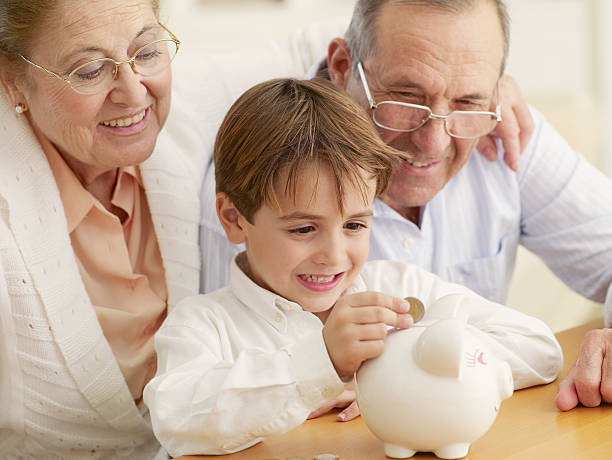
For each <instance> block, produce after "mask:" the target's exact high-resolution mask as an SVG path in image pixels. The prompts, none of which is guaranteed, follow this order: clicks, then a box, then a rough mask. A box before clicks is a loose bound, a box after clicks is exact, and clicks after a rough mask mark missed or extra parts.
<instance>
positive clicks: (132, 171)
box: [32, 125, 144, 233]
mask: <svg viewBox="0 0 612 460" xmlns="http://www.w3.org/2000/svg"><path fill="white" fill-rule="evenodd" d="M32 129H33V131H34V133H35V134H36V138H37V139H38V142H39V143H40V146H41V148H42V150H43V152H44V154H45V156H46V157H47V161H48V162H49V167H50V168H51V171H52V172H53V177H54V179H55V182H56V184H57V188H58V190H59V193H60V197H61V200H62V205H63V207H64V212H65V214H66V223H67V225H68V233H72V232H73V231H74V229H75V228H76V227H78V225H79V224H80V223H81V222H82V221H83V219H84V218H85V216H87V214H88V213H89V211H90V210H91V208H92V207H94V206H96V204H97V203H98V200H97V199H96V198H95V197H94V196H93V195H92V194H91V193H90V192H89V191H88V190H87V189H86V188H85V187H83V184H81V181H79V179H78V177H77V176H76V174H75V173H74V171H72V169H70V166H68V164H67V163H66V161H65V160H64V159H63V158H62V156H61V155H60V153H59V152H58V150H57V149H56V148H55V146H54V145H53V144H52V143H51V141H50V140H49V139H48V138H47V137H46V136H45V135H44V134H43V133H42V132H40V130H39V129H38V128H37V127H36V126H34V125H32ZM125 174H127V175H130V176H132V177H134V179H135V180H136V183H137V184H138V185H139V186H140V187H142V188H144V186H143V184H142V177H141V176H140V170H139V169H138V168H136V167H135V166H126V167H122V168H119V171H118V173H117V182H116V183H117V186H116V187H115V190H113V202H114V201H116V200H117V201H120V202H122V203H121V204H123V202H125V201H126V199H125V198H123V199H122V197H125V196H126V193H125V190H124V191H121V184H122V183H123V180H122V179H123V177H124V175H125ZM129 196H133V194H131V195H129ZM126 212H128V214H131V212H129V209H126Z"/></svg>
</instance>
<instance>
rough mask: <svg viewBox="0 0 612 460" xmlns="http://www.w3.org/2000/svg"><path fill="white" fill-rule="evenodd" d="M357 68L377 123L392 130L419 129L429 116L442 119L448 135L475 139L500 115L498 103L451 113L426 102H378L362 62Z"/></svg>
mask: <svg viewBox="0 0 612 460" xmlns="http://www.w3.org/2000/svg"><path fill="white" fill-rule="evenodd" d="M357 70H358V71H359V76H360V77H361V83H362V84H363V89H364V90H365V93H366V96H367V98H368V102H369V104H370V109H372V120H374V123H375V124H376V125H377V126H379V127H381V128H384V129H387V130H389V131H397V132H403V133H409V132H412V131H416V130H417V129H419V128H420V127H421V126H423V125H424V124H425V123H427V122H428V121H429V120H430V119H432V120H441V121H442V120H443V121H444V127H445V128H446V132H447V133H448V135H449V136H452V137H457V138H459V139H475V138H477V137H481V136H484V135H486V134H488V133H490V132H491V131H492V130H493V129H494V128H495V126H496V125H497V123H499V122H500V121H501V120H502V119H501V107H500V105H499V104H497V106H496V109H495V112H479V111H468V110H455V111H453V112H451V113H449V114H448V115H437V114H435V113H433V112H432V111H431V109H430V108H429V107H427V106H425V105H417V104H409V103H407V102H399V101H382V102H379V103H378V104H377V103H376V102H374V98H373V97H372V94H371V93H370V88H369V86H368V82H367V80H366V77H365V72H364V71H363V66H362V64H361V62H358V63H357Z"/></svg>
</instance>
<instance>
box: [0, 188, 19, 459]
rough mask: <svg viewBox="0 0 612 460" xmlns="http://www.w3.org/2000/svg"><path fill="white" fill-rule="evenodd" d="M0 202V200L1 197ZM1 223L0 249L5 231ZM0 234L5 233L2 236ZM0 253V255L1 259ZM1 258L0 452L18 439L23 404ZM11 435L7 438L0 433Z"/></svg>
mask: <svg viewBox="0 0 612 460" xmlns="http://www.w3.org/2000/svg"><path fill="white" fill-rule="evenodd" d="M0 198H1V197H0ZM3 225H4V222H3V221H2V220H0V249H1V247H2V243H3V238H4V235H5V234H6V233H8V229H6V228H5V227H3ZM3 230H7V232H6V233H5V232H4V231H3ZM1 255H2V251H0V256H1ZM3 264H4V262H3V259H2V257H0V407H1V408H2V410H0V452H5V451H6V450H7V449H8V448H9V445H10V444H11V443H12V439H13V438H18V435H17V433H21V432H23V413H22V411H21V408H22V407H23V406H22V405H21V404H20V403H19V401H22V400H23V393H22V387H23V386H22V384H21V370H20V369H19V365H18V362H17V336H16V334H15V328H14V326H13V323H12V321H13V319H12V311H11V310H12V309H11V299H10V297H9V290H8V282H7V273H6V271H5V269H4V267H3ZM4 430H6V432H7V433H13V434H12V435H11V436H8V437H6V436H5V435H3V434H2V433H3V431H4Z"/></svg>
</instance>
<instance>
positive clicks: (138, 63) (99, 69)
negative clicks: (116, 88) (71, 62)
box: [20, 23, 181, 94]
mask: <svg viewBox="0 0 612 460" xmlns="http://www.w3.org/2000/svg"><path fill="white" fill-rule="evenodd" d="M159 25H160V26H161V27H162V29H163V31H162V34H163V35H165V36H162V37H161V38H158V39H157V40H153V41H152V42H149V43H147V44H146V45H144V46H141V47H140V48H138V49H137V50H136V52H135V53H134V54H133V56H132V57H130V58H129V59H127V60H125V61H115V60H114V59H111V58H106V57H105V58H98V59H93V60H91V61H87V62H85V63H83V64H81V65H79V66H78V67H77V68H75V69H74V70H72V71H71V72H69V73H68V74H67V75H60V74H59V73H56V72H53V71H52V70H49V69H47V68H45V67H43V66H41V65H38V64H35V63H34V62H32V61H30V60H29V59H28V58H26V57H25V56H22V55H20V56H21V58H22V59H23V60H24V61H26V62H27V63H28V64H31V65H33V66H34V67H36V68H37V69H40V70H44V71H45V72H47V73H48V74H49V75H52V76H54V77H55V78H58V79H60V80H62V81H64V82H65V83H67V84H68V85H70V87H71V88H72V89H73V90H74V91H76V92H77V93H79V94H97V93H101V92H102V91H106V90H108V89H109V88H110V87H111V86H112V83H113V80H115V79H116V78H117V74H118V72H119V66H120V65H121V64H129V65H130V67H131V68H132V70H133V71H134V72H135V73H138V74H140V75H143V76H147V77H150V76H153V75H155V74H158V73H159V72H161V71H162V70H164V69H165V68H166V67H168V66H169V65H170V63H171V62H172V60H173V59H174V56H176V53H177V52H178V49H179V47H180V45H181V42H180V40H179V39H178V38H176V36H175V35H174V34H173V33H172V32H170V30H168V28H166V27H165V26H164V25H163V24H161V23H159Z"/></svg>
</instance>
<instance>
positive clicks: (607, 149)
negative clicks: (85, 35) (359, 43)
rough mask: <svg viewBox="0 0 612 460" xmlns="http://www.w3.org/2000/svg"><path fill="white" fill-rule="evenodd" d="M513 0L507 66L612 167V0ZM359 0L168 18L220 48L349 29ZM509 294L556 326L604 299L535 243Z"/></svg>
mask: <svg viewBox="0 0 612 460" xmlns="http://www.w3.org/2000/svg"><path fill="white" fill-rule="evenodd" d="M507 3H508V7H509V10H510V15H511V18H512V41H511V50H510V58H509V61H508V69H507V72H508V73H509V74H510V75H512V76H513V77H514V78H515V79H516V80H517V81H518V82H519V84H520V86H521V88H522V89H523V93H524V95H525V97H526V99H527V101H528V102H529V103H530V104H531V105H533V106H534V107H536V108H537V109H539V110H540V111H542V112H543V113H544V114H545V115H546V117H547V118H548V119H549V120H550V122H551V123H552V124H553V125H554V126H555V127H556V128H557V129H558V130H559V131H560V132H561V133H562V134H563V135H564V137H565V138H566V140H567V141H568V142H569V143H570V144H571V145H572V146H573V147H574V148H575V149H576V150H578V151H579V152H581V153H583V154H584V155H585V156H586V157H587V158H588V159H589V161H591V162H592V163H593V164H594V165H596V166H597V167H598V168H600V169H602V170H603V171H604V172H605V173H606V174H608V175H609V176H611V177H612V46H610V44H612V1H610V0H508V1H507ZM353 5H354V0H162V18H163V19H164V20H165V21H166V22H167V23H168V24H169V25H170V26H171V28H172V30H173V31H175V33H177V35H178V36H179V37H180V38H181V40H182V42H183V46H184V47H185V48H186V49H188V50H189V51H197V50H206V51H212V52H215V53H216V52H225V51H231V50H235V49H239V48H244V47H254V46H255V47H256V46H258V45H261V44H264V43H266V42H268V41H270V40H279V39H283V38H285V37H287V36H289V35H291V34H292V33H293V32H295V31H296V30H297V29H299V28H302V27H304V26H306V25H308V24H312V23H318V24H333V25H334V27H336V26H337V27H338V30H343V28H342V25H344V24H346V23H348V20H349V18H350V14H351V10H352V7H353ZM245 71H247V70H246V69H245ZM610 199H612V197H610ZM508 304H509V305H510V306H513V307H515V308H517V309H520V310H523V311H526V312H528V313H530V314H534V315H535V316H538V317H540V318H542V319H543V320H544V321H546V322H547V323H548V324H549V325H550V327H551V328H552V329H553V330H555V331H558V330H562V329H565V328H568V327H572V326H574V325H576V324H581V323H584V322H586V321H588V320H590V319H592V318H595V317H600V316H602V306H601V305H600V304H595V303H593V302H590V301H587V300H585V299H583V298H582V297H580V296H579V295H577V294H575V293H573V292H572V291H570V290H569V289H567V288H566V287H565V286H564V285H563V284H562V283H561V282H560V281H559V280H557V279H556V277H555V276H554V275H552V274H551V273H550V272H549V271H548V269H547V268H546V267H545V266H544V265H543V264H542V263H541V262H540V261H539V259H537V258H536V257H534V256H533V255H532V254H530V253H529V252H528V251H526V250H524V251H521V252H520V253H519V257H518V262H517V270H516V272H515V276H514V281H513V285H512V289H511V292H510V296H509V300H508Z"/></svg>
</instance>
